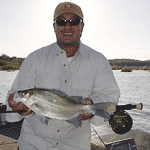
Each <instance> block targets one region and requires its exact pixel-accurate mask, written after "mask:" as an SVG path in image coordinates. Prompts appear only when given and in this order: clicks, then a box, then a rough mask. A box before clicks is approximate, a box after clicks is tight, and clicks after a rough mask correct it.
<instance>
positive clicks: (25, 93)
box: [17, 90, 34, 98]
mask: <svg viewBox="0 0 150 150" xmlns="http://www.w3.org/2000/svg"><path fill="white" fill-rule="evenodd" d="M17 94H18V96H19V97H20V98H25V97H27V96H28V97H29V96H31V95H33V94H34V91H33V90H22V91H18V92H17Z"/></svg>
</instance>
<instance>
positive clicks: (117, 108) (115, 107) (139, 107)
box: [0, 103, 143, 113]
mask: <svg viewBox="0 0 150 150" xmlns="http://www.w3.org/2000/svg"><path fill="white" fill-rule="evenodd" d="M6 109H7V107H6V105H3V104H2V103H0V113H23V112H27V110H18V111H6ZM132 109H137V110H142V109H143V104H142V103H137V104H135V105H132V104H126V105H109V106H108V107H107V108H105V109H103V110H104V111H109V112H115V111H121V110H132Z"/></svg>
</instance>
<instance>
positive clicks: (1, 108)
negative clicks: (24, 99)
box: [0, 103, 27, 114]
mask: <svg viewBox="0 0 150 150" xmlns="http://www.w3.org/2000/svg"><path fill="white" fill-rule="evenodd" d="M6 109H7V107H6V105H3V104H2V103H0V113H19V114H21V113H24V112H27V110H18V111H6Z"/></svg>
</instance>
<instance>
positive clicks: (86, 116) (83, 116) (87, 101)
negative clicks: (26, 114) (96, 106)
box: [79, 98, 93, 121]
mask: <svg viewBox="0 0 150 150" xmlns="http://www.w3.org/2000/svg"><path fill="white" fill-rule="evenodd" d="M81 103H82V104H85V105H91V104H93V101H92V100H91V99H89V98H84V99H82V100H81ZM79 115H80V116H81V118H80V121H84V120H87V119H91V118H92V117H93V115H91V114H89V113H85V112H84V111H83V110H81V111H80V112H79Z"/></svg>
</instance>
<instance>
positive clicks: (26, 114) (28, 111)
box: [22, 108, 31, 116]
mask: <svg viewBox="0 0 150 150" xmlns="http://www.w3.org/2000/svg"><path fill="white" fill-rule="evenodd" d="M30 114H31V109H30V108H29V109H28V110H27V112H24V113H22V115H24V116H28V115H30Z"/></svg>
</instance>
